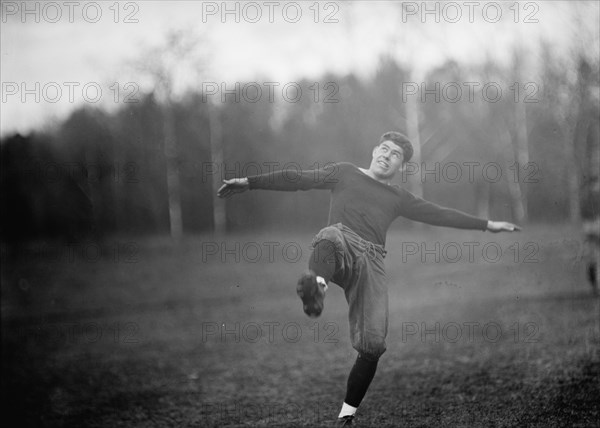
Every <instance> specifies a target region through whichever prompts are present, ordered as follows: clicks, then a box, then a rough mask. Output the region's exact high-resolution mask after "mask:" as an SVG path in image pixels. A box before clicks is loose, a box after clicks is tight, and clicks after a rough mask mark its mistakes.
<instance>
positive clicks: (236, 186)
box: [217, 178, 250, 198]
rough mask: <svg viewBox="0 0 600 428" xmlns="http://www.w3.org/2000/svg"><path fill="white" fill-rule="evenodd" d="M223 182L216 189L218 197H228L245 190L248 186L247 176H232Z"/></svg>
mask: <svg viewBox="0 0 600 428" xmlns="http://www.w3.org/2000/svg"><path fill="white" fill-rule="evenodd" d="M223 183H225V184H223V185H222V186H221V187H220V188H219V190H217V196H218V197H219V198H229V197H230V196H232V195H234V194H236V193H242V192H245V191H246V190H248V189H249V188H250V185H249V183H248V179H247V178H232V179H231V180H223Z"/></svg>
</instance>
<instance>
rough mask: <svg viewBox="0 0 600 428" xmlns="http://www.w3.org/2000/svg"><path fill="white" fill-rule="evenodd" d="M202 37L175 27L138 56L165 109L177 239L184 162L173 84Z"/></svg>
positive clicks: (172, 224)
mask: <svg viewBox="0 0 600 428" xmlns="http://www.w3.org/2000/svg"><path fill="white" fill-rule="evenodd" d="M198 43H199V38H198V37H197V36H195V35H194V34H193V32H192V31H190V30H185V29H184V30H172V31H170V32H168V33H167V35H166V38H165V41H164V43H163V44H162V45H160V46H158V47H153V48H151V49H148V50H146V51H145V52H144V53H143V55H142V57H141V58H140V59H139V60H138V62H137V64H136V68H137V69H138V70H139V71H141V72H142V73H144V74H145V75H147V76H148V77H150V79H151V81H152V84H153V86H154V92H155V94H156V95H157V98H158V100H159V102H160V104H161V106H162V110H163V136H164V145H163V149H164V154H165V159H166V170H167V192H168V200H169V225H170V231H171V237H172V238H174V239H176V240H178V239H180V238H181V236H182V235H183V218H182V211H181V185H180V177H179V164H180V162H181V159H180V156H179V150H178V147H177V133H176V129H175V127H176V124H175V112H174V108H173V107H174V87H175V85H176V83H177V72H178V71H179V69H180V67H181V66H182V62H183V61H185V60H189V59H190V58H192V60H193V61H194V60H195V63H196V64H195V65H196V66H197V67H198V68H200V67H201V63H200V61H199V60H197V58H196V48H197V46H198Z"/></svg>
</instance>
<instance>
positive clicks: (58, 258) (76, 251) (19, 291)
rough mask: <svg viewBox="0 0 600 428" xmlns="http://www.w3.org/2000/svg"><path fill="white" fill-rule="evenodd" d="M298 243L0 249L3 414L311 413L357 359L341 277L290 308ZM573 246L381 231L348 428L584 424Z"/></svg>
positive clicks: (338, 399) (164, 420) (283, 235)
mask: <svg viewBox="0 0 600 428" xmlns="http://www.w3.org/2000/svg"><path fill="white" fill-rule="evenodd" d="M314 232H316V231H314ZM311 239H312V233H302V234H300V233H297V232H278V233H276V234H275V233H258V232H254V231H249V232H248V233H246V234H244V235H238V236H229V237H227V238H226V239H214V238H210V237H208V236H202V237H194V238H187V239H185V241H184V242H183V244H182V245H180V246H178V247H174V246H173V245H172V244H171V243H170V241H169V240H168V239H165V238H155V239H150V238H145V239H137V238H131V239H124V238H120V239H118V240H116V239H113V240H107V241H106V242H104V243H103V244H102V246H101V247H100V246H98V245H96V244H88V245H87V246H86V247H84V246H81V245H69V244H57V243H54V244H50V243H46V244H43V243H38V244H35V245H33V246H32V245H30V246H27V247H23V248H19V249H16V250H15V249H13V251H12V252H11V251H9V250H8V249H7V248H6V247H5V248H4V250H3V263H2V265H3V267H2V404H3V411H2V414H3V416H4V418H5V420H10V419H9V418H11V419H12V420H14V421H15V422H14V424H15V425H14V426H77V427H81V426H102V427H119V426H123V427H125V426H127V427H132V426H133V427H153V426H156V427H162V426H178V427H179V426H183V427H212V426H230V427H232V426H310V427H313V426H319V425H327V424H328V423H330V421H331V420H333V419H335V417H336V416H337V413H338V411H339V408H340V405H341V403H342V401H343V397H344V392H345V382H346V377H347V374H348V372H349V370H350V368H351V366H352V364H353V361H354V358H355V352H354V351H353V350H352V348H351V346H350V341H349V337H348V323H347V306H346V303H345V300H344V296H343V293H342V291H341V289H339V288H338V287H337V286H335V285H334V286H332V287H331V288H330V291H329V292H328V295H327V297H326V300H325V311H324V313H323V315H322V316H321V317H320V318H318V319H309V318H307V317H306V316H305V315H304V314H303V312H302V309H301V302H300V299H299V298H298V297H297V296H296V294H295V282H296V279H297V277H298V275H299V274H300V273H301V272H302V271H303V270H304V269H305V266H306V264H307V259H308V248H309V244H310V241H311ZM436 242H438V243H439V251H438V250H436V247H435V243H436ZM580 243H581V239H580V233H579V232H578V230H577V229H573V228H568V227H564V226H555V225H545V226H535V227H533V226H532V227H526V228H525V230H524V231H523V232H521V233H520V234H503V235H492V234H489V233H483V232H476V231H467V232H465V231H457V230H451V229H443V228H420V229H415V230H411V231H409V232H401V231H392V232H390V236H389V239H388V244H387V247H388V249H389V253H388V256H387V258H386V266H387V268H388V275H389V279H390V285H389V289H390V290H389V293H390V328H389V337H388V350H387V351H386V353H385V354H384V355H383V357H382V359H381V361H380V364H379V369H378V372H377V374H376V376H375V379H374V381H373V383H372V386H371V388H370V390H369V392H368V393H367V396H366V398H365V400H364V402H363V404H362V406H361V408H360V409H359V413H358V418H357V422H359V423H360V426H367V427H368V426H373V427H398V426H401V427H404V426H406V427H433V426H435V427H470V426H475V427H489V426H497V427H503V426H519V427H522V426H534V427H554V426H556V427H558V426H580V427H589V426H600V422H599V421H600V404H599V400H598V397H599V396H600V352H599V350H600V340H599V329H600V325H599V319H600V318H599V317H600V312H599V303H598V299H597V298H594V297H592V294H591V289H590V287H589V285H588V284H586V281H585V275H584V268H583V266H582V263H581V260H580V255H581V251H580V248H581V246H580ZM486 244H488V245H487V246H486ZM236 245H237V247H236ZM421 245H425V246H426V247H424V248H422V247H421ZM484 247H485V251H484V250H483V248H484ZM269 248H271V249H272V253H270V251H269ZM469 248H471V249H472V255H471V254H469ZM457 249H460V251H461V252H462V255H461V254H459V253H458V252H457ZM225 250H227V251H229V252H227V251H225ZM298 250H300V251H298ZM427 251H429V253H427ZM436 252H437V254H438V255H439V261H436V260H435V256H436V254H435V253H436ZM15 253H16V255H15ZM415 253H416V254H415ZM500 253H501V254H500ZM17 255H18V256H19V257H16V256H17ZM471 256H472V258H471ZM236 257H238V260H236ZM421 257H425V260H421ZM223 259H224V260H223Z"/></svg>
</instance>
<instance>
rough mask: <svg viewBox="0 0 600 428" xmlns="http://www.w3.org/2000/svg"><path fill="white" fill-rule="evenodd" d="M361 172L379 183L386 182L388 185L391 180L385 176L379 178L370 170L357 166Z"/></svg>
mask: <svg viewBox="0 0 600 428" xmlns="http://www.w3.org/2000/svg"><path fill="white" fill-rule="evenodd" d="M358 169H359V170H360V171H361V172H362V173H364V174H366V175H368V176H369V177H371V178H372V179H373V180H377V181H379V182H380V183H383V184H387V185H388V186H389V185H390V184H391V181H390V180H388V179H387V178H379V177H377V176H376V175H375V174H373V171H371V170H370V169H364V168H358Z"/></svg>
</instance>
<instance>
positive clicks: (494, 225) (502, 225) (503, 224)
mask: <svg viewBox="0 0 600 428" xmlns="http://www.w3.org/2000/svg"><path fill="white" fill-rule="evenodd" d="M487 230H488V231H489V232H493V233H498V232H518V231H520V230H521V228H520V227H519V226H517V225H516V224H512V223H509V222H507V221H491V220H488V224H487Z"/></svg>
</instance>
